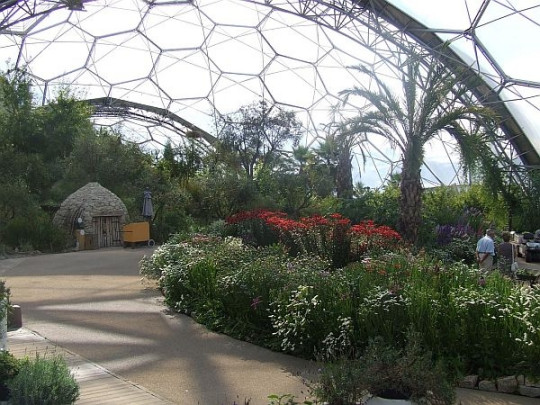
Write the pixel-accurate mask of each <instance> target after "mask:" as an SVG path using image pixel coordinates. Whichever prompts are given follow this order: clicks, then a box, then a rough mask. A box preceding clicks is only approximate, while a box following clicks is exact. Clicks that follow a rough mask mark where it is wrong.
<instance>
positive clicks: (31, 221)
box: [2, 214, 70, 252]
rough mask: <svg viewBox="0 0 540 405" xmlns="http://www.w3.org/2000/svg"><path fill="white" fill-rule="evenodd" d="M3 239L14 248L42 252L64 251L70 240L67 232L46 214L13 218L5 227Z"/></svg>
mask: <svg viewBox="0 0 540 405" xmlns="http://www.w3.org/2000/svg"><path fill="white" fill-rule="evenodd" d="M2 239H3V241H4V243H6V244H7V245H9V246H11V247H12V248H19V249H23V250H29V249H30V250H33V249H37V250H40V251H42V252H59V251H62V250H64V249H65V248H66V247H67V246H68V244H69V240H70V238H69V236H68V235H67V233H66V232H65V231H64V230H62V229H60V228H58V227H56V226H55V225H53V223H52V221H51V220H50V218H48V216H46V215H44V214H39V215H36V216H34V215H28V216H19V217H15V218H13V219H12V220H11V221H9V222H8V223H7V224H6V226H5V228H4V229H3V231H2Z"/></svg>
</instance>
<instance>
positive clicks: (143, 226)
mask: <svg viewBox="0 0 540 405" xmlns="http://www.w3.org/2000/svg"><path fill="white" fill-rule="evenodd" d="M122 231H123V233H124V242H145V241H148V240H149V239H150V224H149V223H148V222H133V223H131V224H126V225H124V227H123V229H122Z"/></svg>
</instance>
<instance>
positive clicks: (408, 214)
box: [341, 51, 493, 243]
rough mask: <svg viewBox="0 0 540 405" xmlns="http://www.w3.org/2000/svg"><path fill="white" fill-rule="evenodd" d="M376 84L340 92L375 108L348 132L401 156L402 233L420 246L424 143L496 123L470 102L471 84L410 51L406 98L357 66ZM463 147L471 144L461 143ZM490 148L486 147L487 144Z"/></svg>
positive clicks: (350, 125) (356, 119)
mask: <svg viewBox="0 0 540 405" xmlns="http://www.w3.org/2000/svg"><path fill="white" fill-rule="evenodd" d="M354 69H355V70H357V71H358V72H360V73H362V74H364V75H366V76H367V78H368V79H369V81H370V82H372V83H374V84H375V85H376V88H375V89H374V90H372V89H368V88H360V87H355V88H352V89H347V90H344V91H342V92H341V96H342V97H343V101H344V102H345V103H347V101H348V99H349V98H350V97H353V96H354V97H361V98H363V99H365V100H366V101H367V102H368V103H369V104H370V107H369V108H368V109H367V110H366V111H365V112H361V113H360V114H359V115H358V116H357V117H354V118H353V119H351V120H349V121H348V122H347V127H348V131H350V132H351V133H354V134H358V135H360V136H364V137H367V136H368V135H379V136H382V137H383V138H385V139H387V140H388V141H389V143H390V145H391V146H392V147H394V148H397V149H398V150H399V151H400V153H401V181H400V201H399V221H398V229H399V230H400V232H401V233H402V235H403V236H404V237H405V238H406V239H407V240H408V241H410V242H412V243H415V242H416V241H417V238H418V229H419V226H420V223H421V220H422V191H423V188H422V180H421V172H420V171H421V167H422V165H423V163H424V157H425V150H424V147H425V145H426V144H427V143H428V142H429V141H430V140H432V139H433V138H434V137H435V136H436V135H437V134H439V133H440V132H442V131H445V132H448V133H450V134H451V135H455V134H456V133H460V134H464V133H467V132H468V128H469V125H468V123H471V122H473V123H475V124H477V125H479V126H482V125H484V123H485V122H491V120H492V119H493V114H492V112H491V111H490V110H489V109H487V108H484V107H482V106H479V105H475V104H469V103H465V102H464V99H465V96H466V95H467V91H468V89H467V86H466V85H465V83H463V82H462V81H461V79H460V78H459V77H457V76H456V75H454V74H452V73H451V72H449V71H448V69H446V68H445V66H444V65H443V64H442V63H441V62H439V61H438V60H436V59H434V58H432V57H427V59H426V57H421V56H419V55H417V54H416V53H415V52H414V51H411V53H410V54H409V57H408V59H407V60H406V62H405V63H404V64H403V65H402V75H401V94H400V96H398V95H396V94H395V93H394V92H393V91H392V89H391V88H390V86H389V85H388V84H387V83H385V81H384V80H383V78H381V77H380V76H378V75H377V74H376V72H374V71H372V70H370V69H368V68H367V67H365V66H357V67H354ZM460 146H466V144H465V143H461V144H460ZM484 150H487V146H484Z"/></svg>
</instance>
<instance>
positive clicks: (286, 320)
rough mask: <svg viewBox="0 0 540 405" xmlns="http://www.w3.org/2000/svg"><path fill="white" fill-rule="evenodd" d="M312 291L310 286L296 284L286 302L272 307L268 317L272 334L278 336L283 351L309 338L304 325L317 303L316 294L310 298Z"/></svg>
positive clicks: (301, 343) (293, 347)
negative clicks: (273, 330) (296, 286)
mask: <svg viewBox="0 0 540 405" xmlns="http://www.w3.org/2000/svg"><path fill="white" fill-rule="evenodd" d="M312 291H313V287H312V286H307V285H301V286H298V288H297V289H296V290H294V291H293V292H292V293H291V297H290V298H289V302H288V304H286V305H282V304H276V305H275V307H274V308H273V311H272V312H273V313H272V314H271V315H270V319H271V320H272V326H273V327H274V329H275V332H274V335H276V336H278V337H279V338H280V340H281V349H282V350H283V351H286V352H289V351H290V352H294V351H295V350H296V348H297V347H302V345H303V344H304V342H305V339H307V338H309V334H308V332H307V327H306V326H307V323H308V320H309V314H310V313H311V311H312V310H313V309H314V308H315V307H316V306H317V305H318V303H319V301H318V296H317V295H315V296H313V297H311V298H310V296H311V295H312Z"/></svg>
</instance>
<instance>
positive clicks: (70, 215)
mask: <svg viewBox="0 0 540 405" xmlns="http://www.w3.org/2000/svg"><path fill="white" fill-rule="evenodd" d="M127 214H128V212H127V209H126V206H125V205H124V203H123V202H122V200H121V199H120V198H119V197H118V196H117V195H116V194H114V193H113V192H112V191H110V190H107V189H106V188H105V187H103V186H101V185H100V184H99V183H88V184H87V185H86V186H84V187H81V188H80V189H78V190H77V191H75V192H74V193H73V194H71V195H69V196H68V197H67V198H66V199H65V200H64V202H63V203H62V204H61V205H60V208H59V209H58V211H57V212H56V214H55V215H54V218H53V223H54V224H56V225H58V226H60V227H63V228H64V229H67V230H68V231H69V232H70V233H71V234H72V235H74V237H75V238H76V239H77V241H78V244H79V248H80V249H97V248H102V247H109V246H122V232H121V230H122V226H123V225H124V224H125V223H126V220H127Z"/></svg>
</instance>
